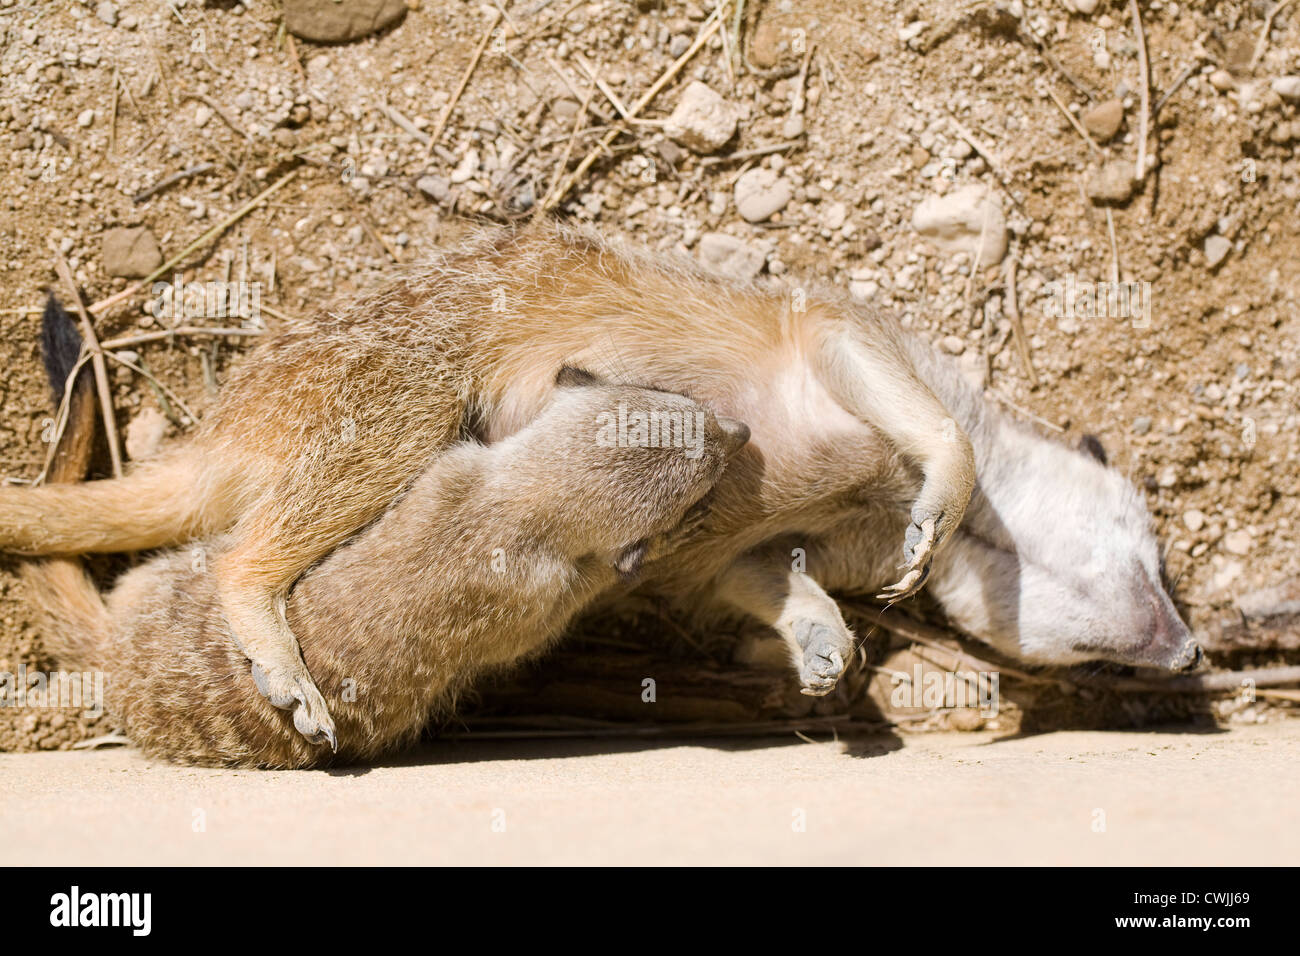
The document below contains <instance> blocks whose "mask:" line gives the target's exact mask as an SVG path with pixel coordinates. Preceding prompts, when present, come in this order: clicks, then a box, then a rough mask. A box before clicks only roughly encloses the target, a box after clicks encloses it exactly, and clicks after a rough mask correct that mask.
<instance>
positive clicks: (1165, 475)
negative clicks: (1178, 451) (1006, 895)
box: [1156, 465, 1178, 488]
mask: <svg viewBox="0 0 1300 956" xmlns="http://www.w3.org/2000/svg"><path fill="white" fill-rule="evenodd" d="M1156 484H1157V485H1159V486H1160V487H1161V488H1172V487H1173V486H1174V485H1176V484H1178V469H1177V468H1175V467H1174V466H1173V465H1166V466H1165V467H1164V468H1162V469H1160V474H1159V475H1157V476H1156Z"/></svg>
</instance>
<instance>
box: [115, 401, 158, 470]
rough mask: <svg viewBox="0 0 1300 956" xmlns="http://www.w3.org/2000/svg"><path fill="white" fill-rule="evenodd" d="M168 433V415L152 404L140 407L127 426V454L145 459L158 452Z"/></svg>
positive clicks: (133, 457) (138, 458)
mask: <svg viewBox="0 0 1300 956" xmlns="http://www.w3.org/2000/svg"><path fill="white" fill-rule="evenodd" d="M166 434H167V416H165V415H164V414H163V413H162V412H160V411H159V410H158V409H156V408H154V407H152V406H145V407H144V408H142V409H140V411H138V412H137V413H136V415H135V417H134V418H132V419H131V421H130V423H129V424H128V425H127V426H126V442H125V444H126V455H127V457H128V458H130V459H131V460H132V461H143V460H144V459H146V458H152V457H153V456H154V455H156V454H157V453H158V449H159V447H160V446H161V445H162V440H163V437H164V436H165V435H166Z"/></svg>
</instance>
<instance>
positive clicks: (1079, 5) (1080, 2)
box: [1073, 0, 1100, 17]
mask: <svg viewBox="0 0 1300 956" xmlns="http://www.w3.org/2000/svg"><path fill="white" fill-rule="evenodd" d="M1073 2H1074V9H1075V10H1077V11H1078V12H1079V13H1082V14H1083V15H1084V16H1085V17H1089V16H1092V15H1093V14H1094V13H1096V12H1097V4H1098V3H1099V2H1100V0H1073Z"/></svg>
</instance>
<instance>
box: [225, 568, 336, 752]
mask: <svg viewBox="0 0 1300 956" xmlns="http://www.w3.org/2000/svg"><path fill="white" fill-rule="evenodd" d="M255 552H256V548H255V546H253V545H251V544H250V543H244V544H241V545H240V546H238V547H236V548H235V549H234V550H232V551H230V552H228V553H227V554H225V555H223V556H222V557H221V558H219V559H218V561H217V563H216V564H215V565H214V567H213V572H214V574H215V576H216V581H217V590H218V594H219V595H220V597H221V603H222V608H223V610H224V611H225V614H226V620H227V621H228V622H229V624H230V628H231V631H232V632H233V633H234V635H235V641H236V642H237V643H238V644H239V648H240V650H241V651H243V653H244V656H246V657H247V658H248V659H249V662H250V664H251V665H252V676H253V682H254V683H255V684H256V685H257V690H258V692H259V693H260V694H261V695H262V696H263V697H265V698H266V699H267V701H269V702H270V703H271V704H272V705H273V706H275V707H279V708H281V709H282V710H291V711H292V712H293V725H294V727H295V728H296V729H297V730H298V732H299V733H300V734H302V735H303V737H305V738H306V739H307V740H308V741H310V742H311V743H313V744H323V743H328V744H329V745H330V747H331V748H332V749H333V750H335V751H337V750H338V737H337V735H336V734H335V729H334V720H333V718H332V717H331V716H330V713H329V708H328V707H327V706H326V704H325V698H324V696H323V695H322V694H321V692H320V690H319V689H318V688H317V687H316V684H315V682H314V681H313V680H312V677H311V674H310V672H309V671H308V670H307V664H306V663H305V662H304V661H303V658H302V650H301V649H300V648H299V646H298V641H297V639H296V638H295V637H294V636H293V631H292V630H290V628H289V623H288V621H287V620H286V619H285V594H286V592H287V589H288V585H287V584H286V585H284V586H283V588H281V587H280V586H278V580H277V579H274V578H270V577H269V576H267V574H266V571H265V570H256V571H255V570H253V569H254V568H256V564H255V563H254V561H253V559H252V555H253V554H254V553H255ZM307 563H308V564H310V563H311V562H310V561H308V562H307ZM292 581H293V577H290V580H289V582H288V583H289V584H292Z"/></svg>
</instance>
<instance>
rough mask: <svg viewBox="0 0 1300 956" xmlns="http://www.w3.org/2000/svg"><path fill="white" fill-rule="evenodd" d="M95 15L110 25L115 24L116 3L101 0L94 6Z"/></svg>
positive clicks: (113, 25)
mask: <svg viewBox="0 0 1300 956" xmlns="http://www.w3.org/2000/svg"><path fill="white" fill-rule="evenodd" d="M95 16H97V17H99V19H100V20H102V21H104V22H105V23H107V24H108V25H109V26H110V27H115V26H117V5H116V4H114V3H110V2H109V0H103V2H102V3H100V4H99V5H98V6H96V7H95Z"/></svg>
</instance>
